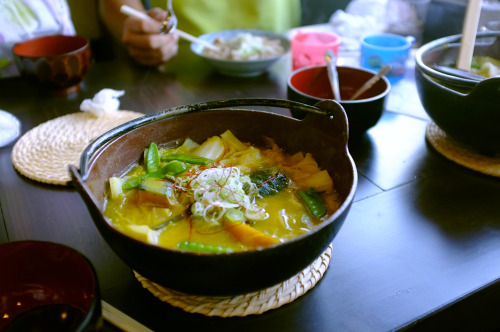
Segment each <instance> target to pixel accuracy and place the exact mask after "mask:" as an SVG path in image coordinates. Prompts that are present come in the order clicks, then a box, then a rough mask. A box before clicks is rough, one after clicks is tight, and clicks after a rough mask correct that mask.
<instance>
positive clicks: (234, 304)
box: [134, 245, 332, 317]
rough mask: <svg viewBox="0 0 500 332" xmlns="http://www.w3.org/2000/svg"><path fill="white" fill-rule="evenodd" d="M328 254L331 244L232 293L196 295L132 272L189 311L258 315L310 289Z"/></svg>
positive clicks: (156, 292) (162, 297)
mask: <svg viewBox="0 0 500 332" xmlns="http://www.w3.org/2000/svg"><path fill="white" fill-rule="evenodd" d="M331 257H332V245H330V246H329V247H328V248H327V249H326V250H325V252H324V253H323V254H322V255H321V256H320V257H318V258H317V259H316V260H315V261H314V262H313V263H312V264H311V265H310V266H309V267H307V268H305V269H304V270H302V272H300V273H298V274H296V275H295V276H293V277H291V278H290V279H288V280H286V281H284V282H282V283H281V284H277V285H275V286H272V287H269V288H267V289H264V290H261V291H257V292H251V293H247V294H242V295H236V296H198V295H190V294H186V293H182V292H178V291H174V290H171V289H167V288H164V287H162V286H160V285H158V284H155V283H154V282H152V281H149V280H148V279H146V278H145V277H143V276H141V275H140V274H139V273H137V272H135V271H134V274H135V277H136V278H137V279H138V280H139V281H140V282H141V284H142V286H143V287H144V288H146V289H147V290H148V291H150V292H151V293H152V294H153V295H154V296H156V297H157V298H159V299H160V300H162V301H164V302H167V303H169V304H170V305H172V306H174V307H178V308H181V309H182V310H184V311H186V312H189V313H198V314H202V315H205V316H218V317H235V316H238V317H244V316H248V315H258V314H262V313H264V312H266V311H268V310H271V309H276V308H279V307H281V306H282V305H284V304H287V303H290V302H292V301H294V300H295V299H297V298H298V297H299V296H301V295H304V294H305V293H306V292H307V291H308V290H310V289H311V288H313V287H314V286H315V285H316V283H318V281H319V280H320V279H321V278H322V277H323V275H324V274H325V272H326V269H327V268H328V266H329V264H330V259H331Z"/></svg>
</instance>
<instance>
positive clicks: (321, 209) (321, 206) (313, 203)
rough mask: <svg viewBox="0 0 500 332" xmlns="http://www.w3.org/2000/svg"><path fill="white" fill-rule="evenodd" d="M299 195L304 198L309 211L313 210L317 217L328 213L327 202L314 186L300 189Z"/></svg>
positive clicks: (312, 212)
mask: <svg viewBox="0 0 500 332" xmlns="http://www.w3.org/2000/svg"><path fill="white" fill-rule="evenodd" d="M297 196H299V197H300V198H301V199H302V201H303V202H304V204H305V205H306V207H307V209H308V210H309V212H311V214H312V215H313V216H314V217H315V218H318V219H319V218H321V217H322V216H324V215H325V214H326V205H325V202H324V201H323V198H321V195H320V194H319V193H318V192H317V191H316V190H314V188H309V189H306V190H302V191H298V192H297Z"/></svg>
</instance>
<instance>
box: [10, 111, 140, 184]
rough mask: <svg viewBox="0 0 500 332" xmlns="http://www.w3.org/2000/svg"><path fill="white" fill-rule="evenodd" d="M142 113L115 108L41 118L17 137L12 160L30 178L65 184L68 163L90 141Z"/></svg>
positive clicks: (77, 161)
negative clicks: (39, 121) (36, 124)
mask: <svg viewBox="0 0 500 332" xmlns="http://www.w3.org/2000/svg"><path fill="white" fill-rule="evenodd" d="M143 115H144V114H142V113H138V112H132V111H116V112H112V113H106V114H104V115H103V116H100V117H96V116H94V115H93V114H92V113H87V112H78V113H72V114H68V115H64V116H61V117H58V118H55V119H53V120H50V121H47V122H44V123H42V124H40V125H38V126H37V127H35V128H33V129H31V130H30V131H28V132H26V133H25V134H24V135H23V136H21V138H19V140H18V141H17V142H16V144H15V145H14V148H13V149H12V155H11V159H12V164H13V165H14V167H15V168H16V169H17V170H18V171H19V172H20V173H21V174H23V175H24V176H26V177H28V178H30V179H32V180H35V181H39V182H43V183H49V184H57V185H66V184H68V182H69V181H70V180H71V178H70V176H69V173H68V165H69V164H73V165H76V166H78V165H79V164H80V155H81V154H82V152H83V150H84V149H85V147H86V146H87V145H88V144H89V143H90V142H92V141H93V140H94V139H96V138H97V137H99V136H101V135H102V134H104V133H105V132H107V131H109V130H110V129H113V128H114V127H116V126H118V125H121V124H122V123H125V122H127V121H130V120H133V119H136V118H138V117H141V116H143Z"/></svg>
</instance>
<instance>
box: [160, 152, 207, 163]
mask: <svg viewBox="0 0 500 332" xmlns="http://www.w3.org/2000/svg"><path fill="white" fill-rule="evenodd" d="M161 160H165V161H169V160H178V161H183V162H185V163H188V164H197V165H208V164H211V163H213V162H214V161H213V160H212V159H208V158H204V157H199V156H194V155H190V154H181V153H172V154H166V155H162V156H161Z"/></svg>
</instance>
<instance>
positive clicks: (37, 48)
mask: <svg viewBox="0 0 500 332" xmlns="http://www.w3.org/2000/svg"><path fill="white" fill-rule="evenodd" d="M12 52H13V53H14V61H15V63H16V66H17V68H18V70H19V72H20V73H21V75H22V76H23V77H25V78H26V79H27V80H28V81H29V82H30V83H31V84H33V85H35V86H38V87H39V88H40V90H42V91H43V92H45V93H47V94H49V95H67V94H70V93H72V92H75V91H78V90H79V88H80V83H81V82H82V80H83V79H84V77H85V76H86V75H87V72H88V71H89V69H90V66H91V63H92V56H91V52H90V44H89V42H88V40H87V39H86V38H84V37H81V36H64V35H53V36H45V37H39V38H35V39H30V40H27V41H24V42H21V43H18V44H16V45H14V47H13V48H12Z"/></svg>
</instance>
